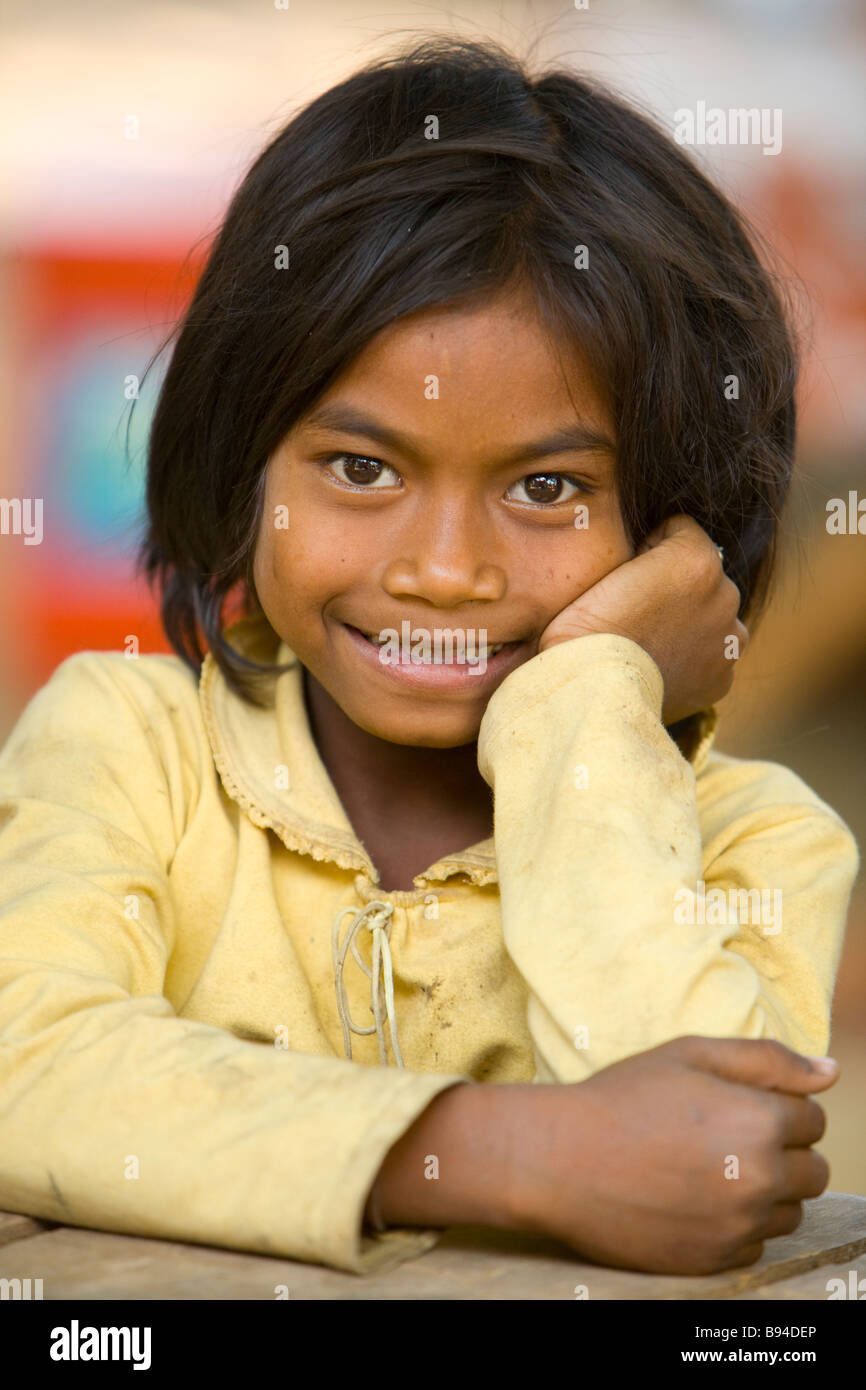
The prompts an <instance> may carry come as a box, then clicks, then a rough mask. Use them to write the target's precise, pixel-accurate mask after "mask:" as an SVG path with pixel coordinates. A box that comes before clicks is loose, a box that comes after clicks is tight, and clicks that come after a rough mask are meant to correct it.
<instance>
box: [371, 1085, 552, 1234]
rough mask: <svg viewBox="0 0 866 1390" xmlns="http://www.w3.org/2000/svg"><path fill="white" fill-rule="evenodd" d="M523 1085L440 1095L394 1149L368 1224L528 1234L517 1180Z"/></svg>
mask: <svg viewBox="0 0 866 1390" xmlns="http://www.w3.org/2000/svg"><path fill="white" fill-rule="evenodd" d="M531 1089H532V1088H531V1087H528V1086H522V1085H496V1084H491V1085H481V1084H472V1083H468V1082H467V1083H463V1084H458V1085H456V1086H452V1087H450V1088H449V1089H448V1090H447V1091H443V1092H441V1093H440V1095H438V1096H436V1097H435V1099H434V1100H433V1101H431V1103H430V1104H429V1105H428V1106H427V1108H426V1109H425V1110H424V1111H423V1113H422V1114H421V1115H420V1116H419V1118H418V1119H417V1120H416V1121H415V1123H414V1124H413V1125H412V1126H411V1128H410V1129H409V1130H407V1132H406V1134H404V1135H403V1136H402V1138H401V1139H399V1140H398V1141H397V1143H396V1144H394V1145H393V1147H392V1148H391V1149H390V1150H389V1152H388V1154H387V1155H386V1157H385V1160H384V1162H383V1163H382V1166H381V1168H380V1169H379V1173H378V1174H377V1177H376V1180H375V1182H374V1183H373V1186H372V1188H371V1190H370V1196H369V1198H368V1200H367V1205H366V1208H365V1213H364V1215H365V1220H366V1221H367V1222H368V1224H369V1225H370V1226H371V1227H372V1229H374V1230H382V1229H385V1228H386V1227H387V1226H389V1225H421V1226H460V1225H471V1226H475V1225H478V1226H488V1227H494V1228H496V1229H500V1230H518V1229H522V1228H524V1221H525V1220H526V1217H525V1215H524V1212H523V1207H522V1199H521V1194H520V1191H519V1184H518V1183H517V1181H516V1176H517V1174H518V1173H519V1172H520V1170H521V1164H520V1163H519V1161H516V1151H517V1150H518V1149H519V1146H520V1144H521V1143H522V1142H523V1136H524V1134H525V1132H526V1129H525V1125H524V1124H522V1123H521V1118H520V1117H521V1115H522V1109H523V1094H522V1093H525V1092H527V1091H529V1090H531Z"/></svg>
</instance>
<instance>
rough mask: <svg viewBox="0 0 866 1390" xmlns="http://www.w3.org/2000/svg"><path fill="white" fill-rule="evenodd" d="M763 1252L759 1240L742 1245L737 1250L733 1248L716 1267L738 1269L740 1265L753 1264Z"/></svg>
mask: <svg viewBox="0 0 866 1390" xmlns="http://www.w3.org/2000/svg"><path fill="white" fill-rule="evenodd" d="M763 1253H764V1246H763V1244H762V1243H761V1242H758V1243H755V1244H753V1245H743V1246H741V1247H740V1249H739V1250H735V1251H734V1253H733V1254H732V1255H730V1256H729V1257H728V1259H726V1260H723V1261H722V1263H721V1264H720V1265H718V1266H717V1268H718V1269H720V1270H722V1269H739V1267H740V1265H753V1264H754V1263H755V1261H756V1260H759V1259H760V1258H761V1256H762V1255H763Z"/></svg>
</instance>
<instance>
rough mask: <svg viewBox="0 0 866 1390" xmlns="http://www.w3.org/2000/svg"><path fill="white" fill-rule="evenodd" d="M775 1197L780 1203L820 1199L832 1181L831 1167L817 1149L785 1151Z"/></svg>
mask: <svg viewBox="0 0 866 1390" xmlns="http://www.w3.org/2000/svg"><path fill="white" fill-rule="evenodd" d="M780 1174H781V1176H780V1178H779V1181H778V1184H777V1186H776V1191H775V1195H776V1198H777V1200H778V1201H780V1202H805V1201H808V1200H809V1199H810V1198H812V1197H820V1196H821V1193H822V1192H823V1191H824V1189H825V1187H826V1186H827V1183H828V1182H829V1181H830V1165H829V1163H828V1162H827V1160H826V1158H825V1157H824V1155H823V1154H819V1153H818V1151H817V1149H784V1150H783V1151H782V1158H781V1164H780Z"/></svg>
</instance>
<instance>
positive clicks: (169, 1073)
mask: <svg viewBox="0 0 866 1390" xmlns="http://www.w3.org/2000/svg"><path fill="white" fill-rule="evenodd" d="M152 660H153V663H154V664H151V665H149V666H148V668H147V672H146V673H142V672H141V671H140V670H139V669H138V663H136V662H134V661H129V662H126V661H124V659H123V658H121V657H120V656H118V655H114V654H96V653H92V654H88V653H85V654H82V655H79V656H76V657H73V658H70V659H69V660H67V661H66V662H64V663H63V664H62V665H61V666H60V667H59V668H58V670H57V671H56V672H55V674H54V676H53V677H52V678H51V680H50V681H49V682H48V684H47V685H46V686H45V687H43V689H42V690H41V691H40V692H39V693H38V694H37V695H36V696H35V698H34V699H33V700H32V701H31V703H30V704H29V706H28V707H27V709H26V710H25V712H24V714H23V715H22V716H21V718H20V720H19V722H18V724H17V725H16V727H15V729H14V730H13V732H12V734H11V735H10V737H9V739H8V741H7V743H6V745H5V747H4V749H3V751H2V754H0V1044H2V1045H0V1133H2V1136H3V1138H2V1144H0V1208H5V1209H7V1210H12V1211H24V1212H28V1213H32V1214H33V1215H35V1216H39V1217H43V1218H46V1219H48V1220H53V1221H60V1222H63V1223H65V1224H70V1225H80V1226H90V1227H96V1228H101V1229H108V1230H113V1231H124V1232H129V1233H131V1234H136V1235H144V1236H157V1237H162V1238H166V1239H174V1240H187V1241H194V1242H202V1243H205V1244H212V1245H220V1246H227V1247H230V1248H236V1249H241V1250H254V1251H260V1252H262V1253H265V1254H272V1255H283V1256H289V1257H292V1258H295V1259H301V1260H311V1261H315V1262H320V1263H324V1264H329V1265H333V1266H335V1267H336V1268H341V1269H348V1270H356V1271H358V1272H365V1271H367V1270H369V1269H373V1268H376V1267H377V1266H378V1265H381V1264H382V1263H383V1262H387V1261H389V1260H393V1259H395V1258H400V1257H403V1256H405V1255H412V1254H418V1253H421V1252H422V1251H423V1250H426V1249H428V1248H429V1246H430V1245H431V1244H432V1243H433V1242H434V1240H435V1238H436V1237H435V1234H434V1233H431V1232H426V1233H425V1232H411V1231H406V1230H403V1231H393V1232H389V1233H388V1235H387V1236H385V1237H383V1238H381V1239H379V1240H370V1241H366V1240H365V1241H363V1242H362V1240H361V1213H362V1211H363V1206H364V1202H365V1200H366V1197H367V1194H368V1192H369V1189H370V1186H371V1184H372V1182H373V1179H374V1177H375V1175H376V1172H377V1171H378V1168H379V1167H380V1165H381V1163H382V1160H383V1159H384V1157H385V1155H386V1153H387V1152H388V1150H389V1148H390V1147H391V1146H392V1145H393V1144H394V1142H395V1141H396V1140H397V1139H398V1138H399V1137H400V1136H401V1135H402V1134H403V1133H404V1132H405V1130H406V1129H407V1127H408V1126H410V1125H411V1124H412V1122H413V1120H414V1119H415V1118H416V1117H417V1116H418V1115H419V1114H420V1113H421V1112H422V1111H423V1110H424V1109H425V1108H426V1107H427V1105H428V1104H429V1102H430V1101H431V1100H432V1099H433V1097H434V1096H436V1095H437V1094H438V1093H439V1092H440V1091H442V1090H444V1089H447V1088H448V1087H450V1086H452V1085H453V1084H454V1083H455V1081H459V1080H461V1078H460V1077H459V1076H458V1077H454V1076H444V1075H424V1076H422V1075H418V1074H414V1073H411V1072H408V1071H398V1070H395V1069H389V1070H384V1069H381V1068H374V1067H363V1066H358V1065H357V1064H354V1063H352V1062H348V1061H345V1060H342V1059H338V1058H329V1057H322V1056H309V1055H305V1054H302V1053H297V1052H290V1051H282V1050H278V1049H276V1048H269V1047H262V1046H261V1045H260V1044H257V1043H254V1042H248V1041H243V1040H241V1039H239V1038H237V1037H234V1036H233V1035H232V1034H231V1033H230V1032H228V1031H227V1030H225V1029H222V1028H218V1027H212V1026H210V1025H207V1024H205V1023H202V1022H197V1021H193V1020H190V1019H185V1018H182V1017H178V1016H177V1015H176V1013H175V1011H174V1009H173V1008H172V1005H171V1003H170V1002H169V1000H168V999H167V998H166V997H165V994H164V988H165V980H166V971H167V969H168V968H170V967H171V965H172V963H173V962H174V964H175V968H176V962H177V959H178V957H179V956H180V957H183V956H184V955H185V954H186V953H188V951H189V942H190V939H191V938H192V937H193V936H194V933H195V928H196V924H195V923H194V922H190V921H184V922H180V921H178V920H177V916H176V913H175V907H174V902H173V896H172V884H171V876H170V869H171V865H172V860H173V858H174V856H175V854H176V851H177V847H178V845H179V844H180V843H182V841H183V837H184V832H185V830H186V828H187V824H188V820H189V818H190V816H191V815H192V814H193V812H194V810H195V807H196V804H197V802H198V801H199V799H200V786H199V782H200V781H201V779H202V778H203V777H204V775H205V770H204V768H203V767H202V766H199V765H197V759H198V758H201V757H203V756H205V755H206V751H207V744H206V739H199V738H197V737H196V736H195V733H194V725H193V721H194V720H195V719H197V718H199V717H200V716H199V711H198V703H197V693H196V688H195V684H194V682H193V681H192V680H191V679H190V677H189V676H187V675H186V674H185V673H182V672H178V671H177V670H176V668H175V667H174V666H173V665H172V664H170V663H164V664H163V663H161V662H157V659H155V658H154V659H152ZM203 748H204V753H203V752H202V749H203ZM208 888H209V885H208V884H207V882H205V881H204V879H203V881H202V894H203V895H205V894H206V893H207V892H208Z"/></svg>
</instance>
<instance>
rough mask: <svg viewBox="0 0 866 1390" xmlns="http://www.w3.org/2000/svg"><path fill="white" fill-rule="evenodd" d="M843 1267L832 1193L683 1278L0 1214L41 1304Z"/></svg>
mask: <svg viewBox="0 0 866 1390" xmlns="http://www.w3.org/2000/svg"><path fill="white" fill-rule="evenodd" d="M852 1269H853V1270H856V1271H857V1278H858V1279H861V1278H864V1277H866V1197H857V1196H850V1195H847V1194H845V1193H838V1192H827V1193H825V1194H824V1195H823V1197H819V1198H817V1199H816V1200H814V1201H811V1202H806V1203H805V1204H804V1216H803V1221H802V1223H801V1224H800V1226H799V1228H798V1229H797V1230H796V1231H795V1232H794V1233H793V1234H792V1235H789V1236H781V1237H779V1238H778V1239H776V1240H771V1241H767V1243H766V1245H765V1246H764V1254H763V1256H762V1258H761V1259H760V1261H759V1262H758V1263H757V1264H754V1265H747V1266H745V1267H743V1268H741V1269H735V1270H728V1271H726V1272H725V1273H724V1274H718V1275H707V1276H702V1277H689V1278H681V1277H672V1276H665V1275H655V1274H636V1273H632V1272H631V1271H628V1270H617V1269H609V1268H606V1267H602V1266H600V1265H593V1264H587V1263H585V1262H582V1261H580V1260H578V1259H577V1258H575V1257H573V1256H571V1255H570V1254H569V1252H568V1251H567V1250H566V1249H564V1248H563V1247H561V1246H558V1245H555V1244H553V1243H551V1242H548V1241H542V1240H536V1239H533V1238H529V1237H522V1236H512V1235H504V1234H499V1233H497V1232H491V1231H480V1230H469V1229H465V1230H460V1231H457V1230H454V1231H449V1232H446V1233H445V1234H444V1235H443V1237H442V1239H441V1241H440V1242H439V1244H438V1245H437V1246H436V1247H435V1248H434V1249H433V1250H431V1251H429V1252H428V1253H427V1254H425V1255H422V1256H420V1257H419V1258H416V1259H412V1260H408V1261H405V1262H404V1263H403V1264H401V1265H399V1266H398V1267H397V1268H396V1269H390V1270H388V1271H387V1272H385V1273H382V1274H375V1275H368V1276H364V1277H359V1276H357V1275H353V1274H343V1273H341V1272H340V1271H337V1270H333V1269H326V1268H325V1267H324V1266H321V1265H306V1264H298V1263H296V1262H295V1261H293V1260H280V1259H272V1258H270V1257H268V1256H263V1255H246V1254H240V1253H238V1252H235V1251H230V1250H218V1249H214V1248H212V1247H210V1246H200V1245H186V1244H179V1243H175V1242H172V1241H159V1240H145V1239H140V1238H138V1237H134V1236H124V1235H114V1234H111V1233H109V1232H104V1231H89V1230H84V1229H81V1228H77V1227H73V1226H50V1225H48V1224H47V1223H45V1222H40V1221H34V1220H31V1219H30V1218H29V1217H24V1216H15V1215H10V1214H3V1213H0V1278H5V1279H14V1278H19V1279H25V1278H30V1279H42V1281H43V1285H42V1286H43V1297H44V1299H46V1300H50V1299H99V1300H101V1299H171V1300H174V1299H198V1300H211V1299H272V1300H273V1299H276V1298H277V1297H278V1290H279V1288H280V1286H285V1287H286V1288H287V1289H288V1296H289V1298H290V1299H336V1300H343V1299H350V1300H368V1299H370V1300H373V1299H375V1300H381V1299H384V1300H412V1299H421V1300H440V1299H444V1300H488V1301H489V1300H499V1299H504V1300H509V1299H514V1300H533V1299H539V1300H541V1299H543V1300H549V1299H555V1300H557V1299H567V1300H569V1301H573V1300H574V1299H575V1298H577V1297H588V1298H589V1299H641V1300H647V1299H678V1300H683V1299H720V1298H724V1299H736V1300H753V1301H755V1300H767V1299H776V1300H779V1299H782V1300H797V1299H827V1298H828V1291H827V1281H828V1280H829V1279H831V1278H841V1279H843V1280H844V1281H845V1282H846V1286H847V1283H848V1279H849V1273H850V1271H851V1270H852ZM584 1288H585V1293H584V1292H583V1290H584ZM282 1296H283V1297H285V1294H283V1295H282Z"/></svg>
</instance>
